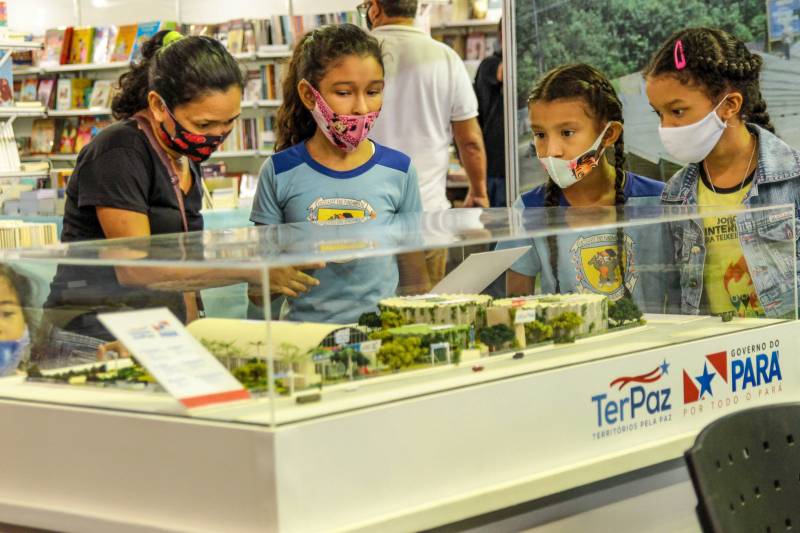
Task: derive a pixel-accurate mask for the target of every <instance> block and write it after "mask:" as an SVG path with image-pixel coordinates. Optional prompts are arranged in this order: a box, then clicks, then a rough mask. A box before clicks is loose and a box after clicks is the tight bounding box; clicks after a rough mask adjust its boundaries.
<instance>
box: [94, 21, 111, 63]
mask: <svg viewBox="0 0 800 533" xmlns="http://www.w3.org/2000/svg"><path fill="white" fill-rule="evenodd" d="M113 28H114V26H100V27H98V28H95V30H94V44H93V45H92V63H94V64H96V65H102V64H103V63H108V60H109V58H110V56H109V51H110V50H109V45H108V43H109V40H110V39H111V33H112V31H113Z"/></svg>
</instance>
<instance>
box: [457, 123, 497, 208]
mask: <svg viewBox="0 0 800 533" xmlns="http://www.w3.org/2000/svg"><path fill="white" fill-rule="evenodd" d="M452 125H453V138H454V139H455V141H456V147H458V154H459V156H460V158H461V164H462V165H464V170H466V172H467V177H468V178H469V191H468V192H467V197H466V198H465V199H464V204H463V206H462V207H489V194H488V193H487V192H486V149H485V148H484V146H483V134H482V133H481V127H480V126H479V125H478V119H477V118H470V119H467V120H460V121H454V122H453V123H452Z"/></svg>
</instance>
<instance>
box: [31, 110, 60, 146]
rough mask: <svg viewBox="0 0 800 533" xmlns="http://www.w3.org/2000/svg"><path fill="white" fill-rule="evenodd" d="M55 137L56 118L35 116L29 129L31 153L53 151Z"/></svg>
mask: <svg viewBox="0 0 800 533" xmlns="http://www.w3.org/2000/svg"><path fill="white" fill-rule="evenodd" d="M55 139H56V120H55V119H54V118H37V119H36V120H34V121H33V129H32V130H31V153H34V154H49V153H51V152H52V151H53V143H54V142H55Z"/></svg>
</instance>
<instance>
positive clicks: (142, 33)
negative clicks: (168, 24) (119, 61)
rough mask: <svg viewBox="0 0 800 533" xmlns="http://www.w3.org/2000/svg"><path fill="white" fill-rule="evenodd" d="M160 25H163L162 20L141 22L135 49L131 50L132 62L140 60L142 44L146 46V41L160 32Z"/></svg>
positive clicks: (134, 45) (137, 31)
mask: <svg viewBox="0 0 800 533" xmlns="http://www.w3.org/2000/svg"><path fill="white" fill-rule="evenodd" d="M159 27H161V22H160V21H155V22H143V23H141V24H139V27H138V28H137V30H136V37H135V39H134V42H133V51H132V52H131V61H132V62H135V61H138V60H139V59H140V58H141V57H142V46H144V43H145V42H147V41H149V40H150V39H151V38H152V37H153V35H155V34H156V33H158V29H159Z"/></svg>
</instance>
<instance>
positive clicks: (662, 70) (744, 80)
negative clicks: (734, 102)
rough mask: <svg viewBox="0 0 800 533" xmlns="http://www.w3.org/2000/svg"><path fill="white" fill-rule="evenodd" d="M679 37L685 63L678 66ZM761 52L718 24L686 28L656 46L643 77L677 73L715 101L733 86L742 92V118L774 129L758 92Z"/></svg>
mask: <svg viewBox="0 0 800 533" xmlns="http://www.w3.org/2000/svg"><path fill="white" fill-rule="evenodd" d="M678 41H680V48H682V51H683V57H680V56H679V57H680V59H681V60H683V59H684V58H685V66H684V67H683V68H681V69H680V70H678V68H677V66H676V62H677V61H676V54H678V53H679V51H678V50H676V46H678V45H677V43H678ZM763 62H764V61H763V59H762V58H761V56H759V55H757V54H754V53H752V52H750V50H748V49H747V46H745V44H744V43H743V42H742V41H741V40H739V39H737V38H736V37H734V36H733V35H731V34H730V33H728V32H726V31H725V30H721V29H717V28H689V29H686V30H681V31H679V32H677V33H674V34H673V35H672V36H671V37H670V38H669V39H667V41H666V42H665V43H664V44H663V45H662V46H661V48H659V49H658V51H657V52H656V54H655V55H654V56H653V58H652V59H651V60H650V64H649V65H647V67H646V68H645V70H644V75H645V77H655V76H662V75H665V74H668V75H671V76H675V77H677V78H678V79H679V80H680V81H681V83H684V84H687V85H697V86H699V87H700V88H701V89H702V90H703V91H705V93H706V94H707V95H708V96H709V97H710V98H711V99H712V100H714V101H716V100H718V99H720V98H721V97H722V96H724V94H725V93H727V92H729V91H731V90H735V91H738V92H740V93H742V97H743V101H742V109H741V115H742V120H744V121H745V122H751V123H753V124H757V125H759V126H761V127H762V128H764V129H765V130H767V131H769V132H771V133H775V127H774V126H773V125H772V121H771V120H770V117H769V113H767V103H766V102H765V101H764V97H763V96H762V95H761V86H760V83H759V77H760V75H761V66H762V64H763Z"/></svg>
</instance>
